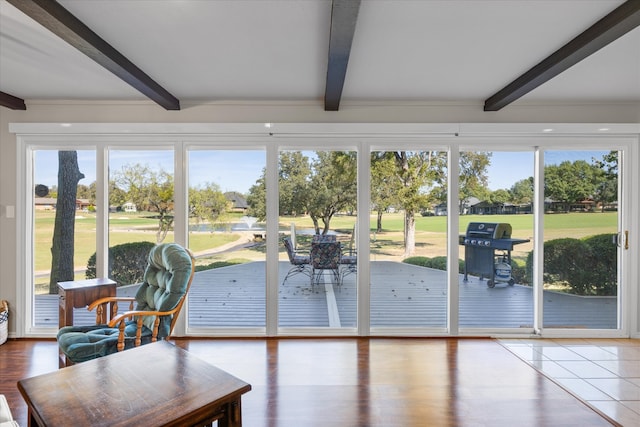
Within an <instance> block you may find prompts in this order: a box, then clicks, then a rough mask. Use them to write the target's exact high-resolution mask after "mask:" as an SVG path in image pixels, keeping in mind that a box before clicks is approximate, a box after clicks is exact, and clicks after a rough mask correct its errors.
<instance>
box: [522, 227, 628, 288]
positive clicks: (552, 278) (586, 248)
mask: <svg viewBox="0 0 640 427" xmlns="http://www.w3.org/2000/svg"><path fill="white" fill-rule="evenodd" d="M612 239H613V234H599V235H595V236H589V237H585V238H583V239H572V238H562V239H555V240H549V241H547V242H545V243H544V275H543V281H544V283H546V284H549V283H557V282H562V283H565V284H567V285H568V286H569V287H570V288H571V291H572V293H574V294H576V295H601V296H613V295H616V293H617V258H616V257H617V249H616V246H615V245H614V244H613V243H612ZM532 272H533V252H530V253H529V254H528V256H527V263H526V274H527V278H528V280H529V281H530V282H531V277H532Z"/></svg>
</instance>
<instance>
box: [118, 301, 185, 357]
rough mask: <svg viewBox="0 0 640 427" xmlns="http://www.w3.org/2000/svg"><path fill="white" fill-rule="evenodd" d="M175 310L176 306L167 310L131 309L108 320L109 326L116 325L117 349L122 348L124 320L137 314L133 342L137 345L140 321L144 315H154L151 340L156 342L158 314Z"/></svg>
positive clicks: (139, 341)
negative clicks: (117, 330)
mask: <svg viewBox="0 0 640 427" xmlns="http://www.w3.org/2000/svg"><path fill="white" fill-rule="evenodd" d="M176 311H178V307H176V308H174V309H173V310H169V311H145V310H131V311H126V312H124V313H122V314H119V315H117V316H115V317H114V318H113V319H111V321H110V322H109V327H110V328H113V327H114V326H116V325H118V329H119V333H118V351H122V350H124V328H125V322H124V321H125V320H127V319H131V318H133V317H135V316H138V320H137V322H136V339H135V342H134V345H135V346H136V347H138V346H140V344H141V342H142V326H143V325H142V321H143V317H144V316H156V318H155V320H154V322H153V331H152V333H151V341H152V342H156V341H158V326H159V325H160V316H168V315H170V314H174V313H175V312H176Z"/></svg>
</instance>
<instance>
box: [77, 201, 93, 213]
mask: <svg viewBox="0 0 640 427" xmlns="http://www.w3.org/2000/svg"><path fill="white" fill-rule="evenodd" d="M89 206H91V202H89V199H76V210H79V211H81V210H85V209H89Z"/></svg>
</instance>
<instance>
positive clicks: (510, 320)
mask: <svg viewBox="0 0 640 427" xmlns="http://www.w3.org/2000/svg"><path fill="white" fill-rule="evenodd" d="M289 268H290V264H289V263H288V262H280V268H279V275H280V281H279V283H280V284H279V287H278V289H279V325H280V326H281V327H325V328H326V327H329V328H344V327H347V328H353V327H355V326H356V317H357V315H356V287H355V284H356V275H355V274H350V275H347V276H346V277H345V279H344V281H343V283H342V285H341V286H337V285H336V284H331V283H330V281H329V279H330V275H329V274H325V276H324V281H323V280H322V279H321V280H320V283H319V284H317V285H313V286H312V285H311V284H310V280H309V277H308V276H305V275H303V274H299V275H296V276H293V277H290V278H289V279H288V280H287V281H286V283H285V284H284V285H282V280H283V279H284V277H285V275H286V273H287V272H288V270H289ZM323 282H326V283H323ZM264 284H265V263H264V262H252V263H247V264H242V265H237V266H230V267H223V268H218V269H213V270H207V271H202V272H198V273H196V276H195V278H194V281H193V284H192V288H191V291H190V293H189V303H188V306H187V307H186V308H187V313H188V316H189V326H190V327H194V328H230V327H263V326H264V325H265V285H264ZM459 286H460V328H495V329H498V328H530V327H531V326H532V324H533V294H532V288H530V287H527V286H521V285H518V284H516V285H514V286H507V285H506V284H497V285H496V287H495V288H489V287H487V285H486V281H480V280H478V279H477V278H475V277H471V276H470V277H469V280H468V282H464V281H463V280H462V275H461V276H460V285H459ZM134 292H135V288H131V287H127V288H119V289H118V293H119V294H127V295H131V294H132V293H134ZM447 292H448V290H447V287H446V273H445V272H444V271H441V270H434V269H430V268H424V267H417V266H413V265H409V264H403V263H397V262H392V261H374V262H372V263H371V327H372V328H376V327H392V328H444V327H445V326H446V318H447ZM543 295H544V319H545V325H544V326H545V328H554V327H556V328H558V327H560V328H586V329H615V328H616V327H617V325H616V322H617V320H616V319H617V310H616V308H617V299H616V298H615V297H579V296H572V295H567V294H561V293H557V292H549V291H545V292H544V294H543ZM57 303H58V297H57V295H39V296H36V298H35V312H36V316H35V324H36V326H38V327H48V326H52V327H57V324H58V306H57ZM74 313H75V319H76V323H77V324H91V323H94V319H95V318H94V315H93V314H92V313H89V312H87V311H86V310H85V309H76V311H75V312H74Z"/></svg>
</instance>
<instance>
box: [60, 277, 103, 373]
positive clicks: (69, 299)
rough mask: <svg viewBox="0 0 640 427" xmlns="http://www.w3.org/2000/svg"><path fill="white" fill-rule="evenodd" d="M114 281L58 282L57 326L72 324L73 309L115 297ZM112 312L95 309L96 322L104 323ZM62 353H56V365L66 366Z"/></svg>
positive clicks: (100, 279)
mask: <svg viewBox="0 0 640 427" xmlns="http://www.w3.org/2000/svg"><path fill="white" fill-rule="evenodd" d="M115 296H116V282H114V281H113V280H111V279H107V278H98V279H87V280H73V281H70V282H58V300H59V301H58V316H59V318H58V327H60V328H62V327H63V326H73V309H74V308H82V307H86V306H88V305H89V304H91V303H92V302H94V301H95V300H97V299H100V298H106V297H115ZM112 315H113V313H104V312H103V311H102V310H96V323H106V322H107V321H108V320H109V318H110V317H111V316H112ZM69 364H70V362H68V361H67V358H66V357H65V355H64V353H62V352H60V353H59V354H58V366H59V367H60V368H63V367H65V366H68V365H69Z"/></svg>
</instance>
